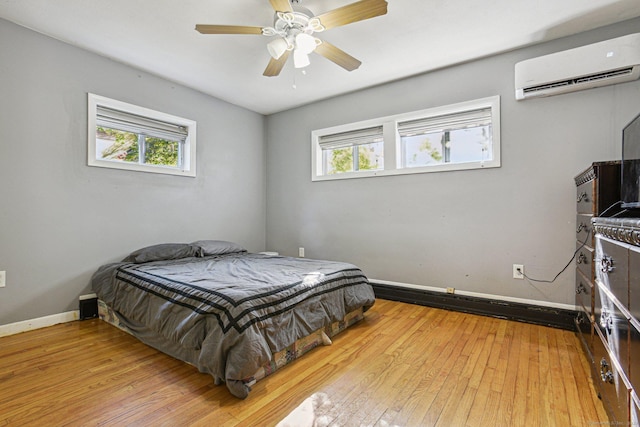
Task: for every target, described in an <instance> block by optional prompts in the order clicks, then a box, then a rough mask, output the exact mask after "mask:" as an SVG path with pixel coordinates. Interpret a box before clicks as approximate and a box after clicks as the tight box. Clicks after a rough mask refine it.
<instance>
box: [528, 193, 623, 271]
mask: <svg viewBox="0 0 640 427" xmlns="http://www.w3.org/2000/svg"><path fill="white" fill-rule="evenodd" d="M620 204H622V200H619V201H617V202H615V203H614V204H612V205H611V206H609V207H608V208H607V209H605V210H604V211H602V213H600V216H601V217H602V216H605V214H606V213H607V212H609V211H610V210H611V209H613V208H614V207H616V206H618V205H620ZM625 212H627V210H626V209H624V210H622V211H620V212H617V213H616V214H614V215H613V216H614V217H616V216H618V215H621V214H623V213H625ZM589 236H591V230H588V231H587V237H586V238H585V239H584V242H582V244H581V245H580V247H578V249H576V251H575V252H574V253H573V256H572V257H571V259H570V260H569V262H568V263H567V265H565V266H564V268H563V269H562V270H560V272H559V273H558V274H556V276H555V277H554V278H553V279H552V280H542V279H534V278H533V277H529V276H527V275H526V274H524V272H523V271H521V270H520V269H519V268H518V269H517V270H516V271H518V272H519V273H520V274H522V277H524V278H526V279H528V280H530V281H532V282H540V283H553V282H555V281H556V279H557V278H558V277H560V275H561V274H562V273H564V272H565V270H566V269H567V268H569V266H570V265H571V263H572V262H573V260H574V259H575V258H576V255H578V252H580V249H582V248H583V247H584V246H585V245H586V244H587V242H588V241H589Z"/></svg>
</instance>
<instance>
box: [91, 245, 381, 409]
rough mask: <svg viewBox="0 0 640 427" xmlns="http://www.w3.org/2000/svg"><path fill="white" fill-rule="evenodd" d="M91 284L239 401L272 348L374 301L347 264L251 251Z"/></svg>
mask: <svg viewBox="0 0 640 427" xmlns="http://www.w3.org/2000/svg"><path fill="white" fill-rule="evenodd" d="M92 286H93V289H94V290H95V292H96V294H97V295H98V297H99V298H100V299H101V300H103V301H104V302H105V303H106V304H107V305H109V306H110V307H111V308H112V309H113V310H114V311H115V312H116V314H117V315H118V317H119V320H120V321H121V322H122V323H124V324H125V325H126V326H127V327H128V328H129V329H130V330H131V331H132V332H133V333H134V335H136V336H137V337H138V338H139V339H140V340H141V341H143V342H145V343H147V344H149V345H151V346H153V347H155V348H157V349H159V350H160V351H163V352H165V353H167V354H170V355H172V356H173V357H176V358H178V359H181V360H184V361H186V362H189V363H191V364H193V365H195V366H197V367H198V369H199V370H200V371H201V372H207V373H209V374H211V375H212V376H213V377H214V378H215V380H216V383H221V382H225V383H226V384H227V387H228V388H229V390H230V391H231V393H233V394H234V395H235V396H238V397H240V398H244V397H246V396H247V394H248V392H249V391H250V388H249V386H248V385H247V384H245V382H244V381H243V379H246V378H250V377H251V376H252V375H253V374H254V373H255V372H256V371H257V370H258V368H259V367H260V366H262V365H264V364H265V363H266V362H268V361H269V360H270V359H271V356H272V354H273V353H275V352H277V351H280V350H282V349H283V348H285V347H287V346H288V345H290V344H292V343H293V342H294V341H295V340H297V339H299V338H301V337H304V336H307V335H309V334H310V333H312V332H314V331H316V330H318V329H320V328H322V327H324V326H326V325H329V324H331V323H332V322H335V321H339V320H341V319H342V318H343V317H344V316H345V314H346V313H348V312H350V311H353V310H355V309H357V308H359V307H364V309H365V310H366V309H368V308H369V307H370V306H372V305H373V303H374V294H373V290H372V288H371V286H370V285H369V283H368V280H367V278H366V277H365V276H364V274H363V273H362V271H360V269H358V268H357V267H355V266H354V265H351V264H346V263H340V262H329V261H319V260H312V259H306V258H288V257H280V256H275V257H274V256H266V255H260V254H251V253H232V254H226V255H221V256H209V257H204V258H198V257H188V258H183V259H179V260H169V261H156V262H147V263H142V264H132V263H126V262H121V263H115V264H109V265H105V266H103V267H101V268H100V269H99V270H98V271H97V272H96V273H95V274H94V276H93V278H92Z"/></svg>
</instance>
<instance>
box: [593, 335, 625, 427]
mask: <svg viewBox="0 0 640 427" xmlns="http://www.w3.org/2000/svg"><path fill="white" fill-rule="evenodd" d="M602 340H603V338H602V337H601V336H600V335H599V333H598V334H596V336H595V337H594V339H593V347H594V348H593V359H594V362H595V374H596V375H595V378H594V382H595V383H597V385H598V390H600V394H601V397H602V403H604V405H605V407H606V408H607V412H608V413H609V415H610V417H611V416H612V417H613V418H614V419H612V420H611V421H612V422H613V423H614V424H615V423H622V424H621V425H626V423H627V421H628V419H629V398H630V394H629V389H628V388H627V386H626V384H625V382H624V380H623V379H622V377H621V376H620V374H619V372H618V369H617V368H616V366H615V364H614V363H613V362H612V360H611V357H610V356H609V353H608V352H607V347H606V344H605V343H604V342H603V341H602Z"/></svg>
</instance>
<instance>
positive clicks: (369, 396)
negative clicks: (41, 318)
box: [0, 300, 608, 427]
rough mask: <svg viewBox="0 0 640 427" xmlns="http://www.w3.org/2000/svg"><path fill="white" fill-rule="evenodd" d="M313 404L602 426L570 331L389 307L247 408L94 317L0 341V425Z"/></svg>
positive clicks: (258, 422) (364, 413)
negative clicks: (323, 399)
mask: <svg viewBox="0 0 640 427" xmlns="http://www.w3.org/2000/svg"><path fill="white" fill-rule="evenodd" d="M315 392H324V393H327V394H328V395H329V397H330V399H331V401H332V402H333V403H334V404H335V405H336V409H335V411H334V412H333V413H334V414H335V415H336V419H335V420H334V421H335V425H345V426H351V425H353V426H360V425H364V426H374V425H377V426H388V425H397V426H431V425H442V426H464V425H468V426H562V427H564V426H596V425H605V424H608V419H607V417H606V414H605V412H604V409H603V407H602V403H601V402H600V401H599V400H598V398H597V396H596V394H595V392H594V391H593V386H592V384H591V380H590V375H589V366H588V364H587V361H586V358H585V356H584V355H583V354H582V350H581V348H580V343H579V342H578V340H577V338H576V337H575V335H574V334H573V333H572V332H570V331H564V330H559V329H553V328H548V327H543V326H535V325H530V324H526V323H519V322H513V321H508V320H502V319H495V318H489V317H482V316H475V315H470V314H463V313H458V312H451V311H444V310H439V309H434V308H428V307H422V306H417V305H409V304H403V303H398V302H391V301H385V300H377V301H376V304H375V306H374V307H373V308H371V310H369V311H368V312H367V313H366V318H365V320H364V321H362V322H360V323H359V324H357V325H355V326H354V327H352V328H350V329H349V330H347V331H345V332H343V333H342V334H340V335H338V336H337V337H335V338H334V342H333V345H331V346H327V347H319V348H316V349H314V350H312V351H311V352H310V353H309V354H307V355H306V356H304V357H303V358H301V359H299V360H297V361H295V362H294V363H292V364H291V365H289V366H287V367H285V368H284V369H283V370H281V371H279V372H276V373H275V374H274V375H272V376H269V377H267V378H265V379H264V380H262V381H260V382H258V383H257V384H256V385H255V386H254V388H253V391H252V392H251V393H250V395H249V397H248V398H247V399H246V400H239V399H236V398H234V397H233V396H231V395H230V394H229V392H228V391H227V389H226V387H224V386H215V385H214V384H213V381H212V378H211V377H210V376H208V375H205V374H201V373H199V372H198V371H197V370H196V369H195V368H193V367H192V366H189V365H187V364H185V363H182V362H180V361H177V360H175V359H172V358H171V357H169V356H166V355H164V354H161V353H159V352H157V351H156V350H154V349H152V348H149V347H147V346H145V345H144V344H142V343H140V342H139V341H137V340H136V339H135V338H133V337H131V336H129V335H127V334H126V333H124V332H121V331H120V330H118V329H116V328H114V327H112V326H110V325H108V324H106V323H104V322H102V321H100V320H97V319H96V320H87V321H80V322H72V323H66V324H62V325H57V326H53V327H49V328H45V329H40V330H36V331H31V332H26V333H22V334H18V335H13V336H9V337H4V338H0V426H4V425H12V426H13V425H15V426H29V425H36V426H40V425H45V426H63V425H69V426H76V425H109V426H111V425H114V426H122V425H141V426H144V425H152V426H157V425H166V426H180V425H203V426H204V425H206V426H235V425H247V426H270V425H275V424H276V423H277V422H278V421H279V420H281V419H282V418H284V417H285V416H286V415H287V414H288V413H289V412H290V411H292V410H293V409H294V408H295V407H296V406H298V405H299V404H300V403H301V402H302V401H303V400H304V399H305V398H306V397H308V396H310V395H311V394H313V393H315Z"/></svg>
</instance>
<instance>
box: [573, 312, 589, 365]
mask: <svg viewBox="0 0 640 427" xmlns="http://www.w3.org/2000/svg"><path fill="white" fill-rule="evenodd" d="M574 322H575V324H576V331H578V333H577V335H578V338H580V341H581V342H582V345H583V346H584V347H585V350H586V352H587V357H588V358H590V359H591V360H589V362H590V363H593V323H592V322H591V319H590V318H589V315H588V314H587V313H586V312H585V311H584V307H578V311H577V314H576V317H575V319H574Z"/></svg>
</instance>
